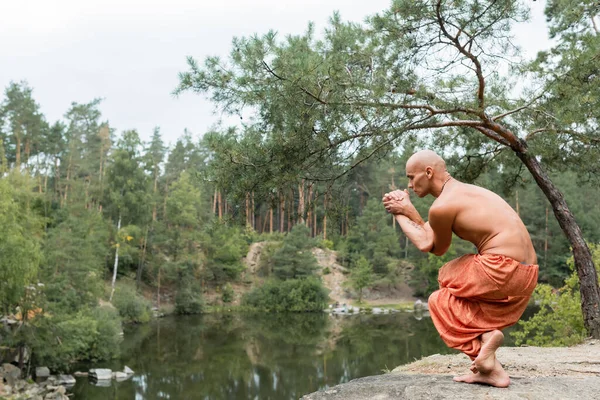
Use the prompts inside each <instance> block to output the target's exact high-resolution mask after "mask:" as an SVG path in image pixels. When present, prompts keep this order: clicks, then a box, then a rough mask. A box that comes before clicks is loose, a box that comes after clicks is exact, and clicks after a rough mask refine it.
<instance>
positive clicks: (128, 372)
mask: <svg viewBox="0 0 600 400" xmlns="http://www.w3.org/2000/svg"><path fill="white" fill-rule="evenodd" d="M123 372H125V373H126V374H127V375H133V370H132V369H131V368H129V367H128V366H127V365H126V366H125V368H123Z"/></svg>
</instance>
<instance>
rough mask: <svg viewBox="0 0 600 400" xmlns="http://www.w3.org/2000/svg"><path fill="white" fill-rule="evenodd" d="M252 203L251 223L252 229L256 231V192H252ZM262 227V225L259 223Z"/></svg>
mask: <svg viewBox="0 0 600 400" xmlns="http://www.w3.org/2000/svg"><path fill="white" fill-rule="evenodd" d="M251 199H252V201H251V203H250V205H251V207H250V211H251V212H250V216H251V218H252V219H251V222H252V229H254V230H256V213H255V212H254V210H255V208H254V190H253V191H252V198H251ZM259 225H260V223H259Z"/></svg>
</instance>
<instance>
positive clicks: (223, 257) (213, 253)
mask: <svg viewBox="0 0 600 400" xmlns="http://www.w3.org/2000/svg"><path fill="white" fill-rule="evenodd" d="M206 235H207V237H206V239H205V241H204V242H203V243H202V249H203V250H204V254H205V256H206V264H205V267H206V268H205V270H204V276H205V278H206V279H207V280H208V281H209V282H211V283H214V284H215V285H221V284H223V283H225V282H227V281H233V280H236V279H238V277H239V275H240V273H241V272H242V271H243V270H244V265H243V264H242V261H241V260H242V257H244V256H245V255H246V253H247V252H248V244H247V243H246V241H245V240H244V238H243V237H242V235H241V234H240V232H239V230H238V229H236V228H234V227H230V226H227V225H225V224H223V223H220V222H215V223H213V224H211V225H210V226H208V227H207V230H206Z"/></svg>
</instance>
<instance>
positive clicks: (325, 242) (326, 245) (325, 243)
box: [319, 239, 335, 250]
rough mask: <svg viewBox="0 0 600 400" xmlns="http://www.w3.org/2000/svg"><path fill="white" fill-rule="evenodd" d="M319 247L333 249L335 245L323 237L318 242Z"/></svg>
mask: <svg viewBox="0 0 600 400" xmlns="http://www.w3.org/2000/svg"><path fill="white" fill-rule="evenodd" d="M319 247H320V248H322V249H328V250H333V248H334V247H335V244H334V243H333V241H331V240H329V239H323V240H321V242H320V243H319Z"/></svg>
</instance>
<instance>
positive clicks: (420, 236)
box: [394, 214, 433, 253]
mask: <svg viewBox="0 0 600 400" xmlns="http://www.w3.org/2000/svg"><path fill="white" fill-rule="evenodd" d="M394 217H395V218H396V221H398V225H400V228H402V231H403V232H404V234H405V235H406V237H408V239H409V240H410V241H411V242H412V243H413V244H414V245H415V246H416V247H417V248H418V249H419V250H421V251H422V252H423V253H428V252H430V251H431V250H432V248H433V230H432V229H431V226H429V222H426V223H421V224H420V223H417V222H415V221H413V220H411V219H410V218H408V217H407V216H405V215H401V214H398V215H394ZM421 221H422V220H421Z"/></svg>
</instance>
